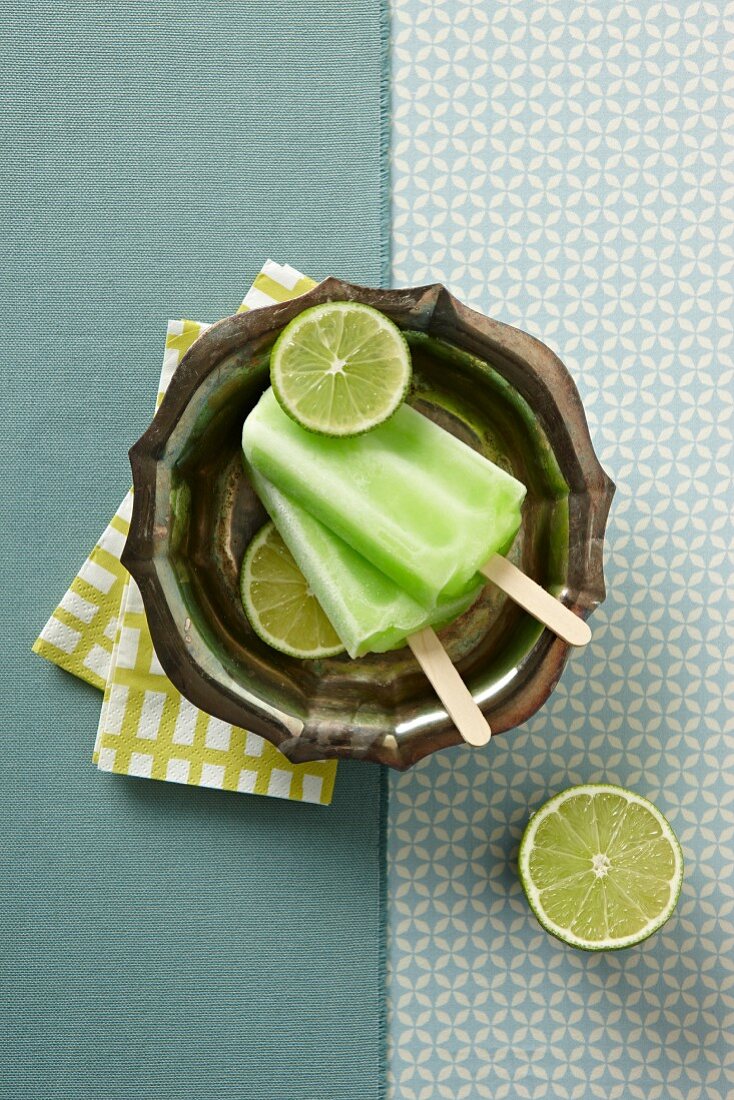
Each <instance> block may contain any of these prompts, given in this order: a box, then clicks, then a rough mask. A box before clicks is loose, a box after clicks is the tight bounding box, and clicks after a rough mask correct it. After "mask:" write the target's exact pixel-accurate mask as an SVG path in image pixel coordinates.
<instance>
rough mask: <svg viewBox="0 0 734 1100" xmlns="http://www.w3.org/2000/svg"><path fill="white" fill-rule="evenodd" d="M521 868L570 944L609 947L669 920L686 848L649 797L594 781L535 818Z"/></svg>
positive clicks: (529, 891) (541, 911) (536, 902)
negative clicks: (681, 845) (682, 850)
mask: <svg viewBox="0 0 734 1100" xmlns="http://www.w3.org/2000/svg"><path fill="white" fill-rule="evenodd" d="M518 871H519V873H520V880H521V882H522V885H523V889H524V890H525V893H526V895H527V899H528V901H529V902H530V906H531V908H532V910H533V912H534V913H535V915H536V917H537V918H538V920H539V921H540V923H541V924H542V925H543V927H544V928H545V929H546V931H548V932H550V933H552V935H554V936H557V937H558V938H559V939H560V940H563V942H564V943H568V944H570V945H571V946H572V947H581V948H583V949H584V950H586V951H610V950H614V949H616V948H619V947H631V946H632V944H635V943H640V941H641V940H644V939H647V937H648V936H650V935H652V933H653V932H656V931H657V929H658V928H660V927H661V926H662V925H663V924H665V922H666V920H667V919H668V917H669V916H670V914H671V913H672V912H673V910H674V909H675V906H676V902H677V901H678V895H679V894H680V889H681V883H682V881H683V853H682V852H681V847H680V844H679V843H678V840H677V838H676V835H675V833H674V832H673V830H672V829H671V827H670V825H669V824H668V822H667V821H666V820H665V818H664V817H663V815H662V814H661V813H660V810H658V809H657V808H656V807H655V806H653V805H652V803H651V802H648V801H647V799H645V798H641V797H640V796H639V795H638V794H633V793H632V791H626V790H624V788H623V787H614V786H611V785H610V784H607V783H599V784H589V785H588V786H582V787H569V789H568V790H566V791H563V792H562V793H561V794H557V795H556V796H555V798H551V799H550V801H549V802H546V803H545V805H544V806H542V807H541V808H540V809H539V810H538V812H537V813H536V814H534V815H533V817H531V818H530V821H529V822H528V825H527V828H526V829H525V833H524V834H523V838H522V842H521V844H520V854H519V857H518Z"/></svg>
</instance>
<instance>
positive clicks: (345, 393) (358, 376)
mask: <svg viewBox="0 0 734 1100" xmlns="http://www.w3.org/2000/svg"><path fill="white" fill-rule="evenodd" d="M411 378H412V365H411V357H410V348H409V347H408V342H407V340H406V339H405V337H404V336H403V334H402V332H401V331H400V329H399V328H398V327H397V325H395V324H394V323H393V322H392V321H391V320H389V318H387V317H385V315H384V314H382V313H380V311H379V310H376V309H373V308H372V306H367V305H363V304H362V303H361V302H326V303H324V304H322V305H318V306H312V307H311V308H310V309H306V310H304V311H303V313H300V314H298V316H297V317H295V318H294V319H293V320H292V321H291V322H290V323H289V324H288V325H287V326H286V327H285V328H284V329H283V331H282V332H281V334H280V336H279V337H278V339H277V340H276V342H275V344H274V346H273V350H272V352H271V358H270V380H271V383H272V386H273V392H274V393H275V396H276V398H277V400H278V403H279V404H280V405H281V407H282V408H283V410H284V411H285V412H286V413H287V414H288V416H290V417H291V419H292V420H295V421H296V423H297V424H300V426H301V427H302V428H305V429H307V430H308V431H310V432H314V433H315V434H318V435H328V436H341V437H348V436H355V435H363V434H364V433H365V432H368V431H371V430H372V429H373V428H376V427H378V425H380V424H383V423H384V422H385V421H386V420H389V418H390V417H391V416H392V415H393V413H395V411H396V410H397V409H398V408H399V407H400V405H401V404H402V403H403V401H404V400H405V398H406V396H407V394H408V391H409V389H410V383H411Z"/></svg>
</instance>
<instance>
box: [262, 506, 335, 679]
mask: <svg viewBox="0 0 734 1100" xmlns="http://www.w3.org/2000/svg"><path fill="white" fill-rule="evenodd" d="M240 594H241V596H242V604H243V607H244V609H245V613H246V615H247V618H248V619H249V620H250V623H251V624H252V628H253V630H254V631H255V633H256V634H258V635H259V636H260V637H261V638H262V640H263V641H264V642H267V643H268V645H271V646H272V647H273V649H277V650H279V651H280V652H281V653H287V654H288V656H289V657H301V658H303V659H315V658H317V657H333V656H334V655H335V654H337V653H341V652H342V650H343V649H344V646H343V645H342V644H341V642H340V641H339V638H338V636H337V633H336V631H335V630H334V627H333V626H332V625H331V623H330V622H329V620H328V619H327V617H326V615H325V613H324V611H323V608H322V607H321V604H320V603H319V601H318V600H317V599H316V597H315V596H314V594H313V593H312V592H311V589H310V588H309V587H308V582H307V580H306V578H305V577H304V575H303V573H302V572H301V570H300V569H299V568H298V566H297V565H296V563H295V561H294V560H293V557H292V555H291V552H290V550H289V549H288V547H287V546H286V544H285V543H284V542H283V540H282V538H281V537H280V535H279V534H278V532H277V531H276V530H275V526H274V524H272V523H266V524H265V526H264V527H262V528H261V529H260V530H259V531H258V533H257V534H256V535H255V537H254V539H253V540H252V542H251V543H250V545H249V546H248V547H247V552H246V553H245V559H244V561H243V562H242V572H241V573H240Z"/></svg>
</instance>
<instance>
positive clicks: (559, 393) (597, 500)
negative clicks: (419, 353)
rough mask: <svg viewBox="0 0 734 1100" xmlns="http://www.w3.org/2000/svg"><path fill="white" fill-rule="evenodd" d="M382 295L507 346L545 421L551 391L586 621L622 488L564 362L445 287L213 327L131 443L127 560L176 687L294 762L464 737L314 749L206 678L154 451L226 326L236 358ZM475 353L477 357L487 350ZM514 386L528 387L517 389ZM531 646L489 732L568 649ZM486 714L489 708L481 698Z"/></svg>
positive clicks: (345, 291)
mask: <svg viewBox="0 0 734 1100" xmlns="http://www.w3.org/2000/svg"><path fill="white" fill-rule="evenodd" d="M386 296H389V297H390V298H391V300H392V301H393V302H394V304H395V305H396V306H397V305H398V304H400V305H402V306H403V308H405V307H406V306H409V307H410V308H411V309H412V310H413V311H414V312H415V316H416V319H417V321H418V322H419V323H418V325H417V327H422V325H421V324H420V320H421V319H422V323H423V325H425V324H427V323H428V324H430V322H431V320H433V319H434V317H435V315H436V313H437V311H439V309H441V308H442V309H443V310H444V311H446V312H447V313H450V314H451V315H452V316H453V317H455V318H456V319H458V320H459V321H460V322H461V323H462V324H463V325H465V326H466V329H467V332H472V331H473V332H476V333H478V336H479V337H480V338H482V339H485V340H489V341H491V342H492V343H493V344H495V345H497V346H498V347H499V348H501V349H502V353H503V354H504V355H507V356H509V358H510V359H511V360H515V361H516V362H517V363H518V364H522V366H523V370H524V372H525V373H526V375H527V379H528V380H530V379H532V380H533V381H534V383H535V386H536V389H537V391H538V392H537V393H536V394H534V395H530V396H529V395H528V394H527V393H524V396H525V397H526V399H528V400H529V403H530V404H531V407H532V408H533V411H534V413H535V414H536V415H537V416H539V418H540V419H541V422H542V421H543V420H547V417H544V416H543V414H542V413H541V412H540V411H538V409H537V408H536V406H535V403H534V402H533V400H532V397H533V396H535V397H537V396H538V395H539V394H540V393H543V394H544V395H545V397H546V400H548V401H549V402H550V405H551V406H552V407H553V409H554V415H555V416H556V417H557V418H559V419H558V420H556V421H555V423H554V424H550V423H547V424H546V423H544V424H543V427H544V428H545V430H546V434H549V435H555V434H558V432H559V430H560V429H561V428H562V429H563V431H564V432H565V435H566V436H567V441H566V442H567V444H568V446H567V448H566V457H567V458H569V457H572V458H575V460H576V466H577V468H576V470H575V471H569V470H568V469H567V468H566V469H564V476H566V477H567V479H568V476H569V473H570V472H573V474H574V477H573V479H572V480H573V482H574V483H573V484H571V483H570V484H569V488H570V490H571V493H572V494H573V495H574V496H576V497H578V498H586V499H587V501H588V509H587V512H588V523H587V530H586V531H585V532H584V535H585V538H584V542H583V545H584V546H586V547H587V548H588V549H589V551H590V552H589V553H586V554H585V557H584V564H583V568H582V572H583V576H582V580H583V583H581V584H580V585H579V588H578V592H577V594H576V598H575V601H574V602H573V603H572V604H570V606H572V607H573V608H574V610H575V611H576V612H577V613H578V614H581V615H583V616H584V617H587V616H588V615H589V614H590V613H591V611H593V609H594V608H595V607H597V606H598V604H599V603H601V602H602V600H603V599H604V597H605V588H604V578H603V561H602V550H603V540H604V533H605V528H606V520H607V516H608V513H609V508H610V505H611V501H612V497H613V495H614V489H615V487H614V484H613V482H612V481H611V479H610V478H609V477H608V476H607V474H606V473H605V472H604V470H603V469H602V467H601V465H600V463H599V461H598V459H597V457H596V454H595V452H594V449H593V445H592V442H591V437H590V435H589V431H588V426H587V423H586V417H585V414H584V411H583V406H582V404H581V399H580V397H579V394H578V391H577V389H576V386H575V384H574V382H573V379H572V378H571V376H570V374H569V373H568V370H567V369H566V367H565V366H564V365H563V363H562V362H561V360H560V359H559V358H558V357H557V356H556V355H555V354H554V353H553V352H552V351H551V350H550V348H548V347H547V346H546V345H545V344H543V343H541V341H539V340H537V339H536V338H535V337H533V336H530V335H529V334H528V333H525V332H522V331H521V330H520V329H516V328H513V327H512V326H509V325H506V324H504V323H503V322H500V321H495V320H493V319H491V318H489V317H486V316H484V315H483V314H480V313H477V312H475V311H474V310H472V309H470V308H469V307H468V306H465V305H463V303H461V302H459V301H458V300H457V299H456V298H454V297H453V295H451V294H450V292H449V291H448V290H446V288H445V287H444V286H442V285H441V284H439V283H435V284H430V285H428V286H424V287H413V288H407V289H401V290H379V289H373V288H368V287H361V286H357V285H355V284H351V283H345V282H343V281H342V280H339V279H334V278H330V279H326V280H325V281H323V282H322V283H319V284H318V285H317V286H316V287H315V288H314V289H313V290H311V291H309V292H308V293H307V294H304V295H301V296H300V297H298V298H294V299H290V300H288V301H287V302H283V303H279V304H277V305H273V306H266V307H264V308H262V309H257V310H252V311H251V312H248V313H240V314H234V315H233V316H231V317H226V318H224V319H223V320H221V321H218V322H216V323H215V324H214V325H212V326H211V327H210V328H209V329H208V330H207V331H206V332H205V333H203V334H202V335H201V336H200V337H199V339H198V340H197V341H196V342H195V343H194V344H193V345H192V347H191V348H190V349H189V351H188V352H187V353H186V355H185V356H184V357H183V359H182V361H181V363H180V365H179V367H178V369H177V370H176V373H175V375H174V378H173V380H172V382H171V384H170V386H169V388H168V391H167V393H166V396H165V397H164V400H163V402H162V403H161V406H160V408H159V410H158V412H157V413H156V416H155V418H154V419H153V421H152V423H151V424H150V426H149V427H148V429H147V430H146V431H145V432H144V433H143V435H142V436H141V437H140V439H139V440H138V441H137V442H136V443H135V444H134V445H133V447H132V448H131V449H130V462H131V466H132V471H133V483H134V488H135V493H134V498H133V514H132V519H131V523H130V533H129V535H128V539H127V542H126V545H125V548H124V551H123V555H122V562H123V565H124V566H125V568H126V569H128V571H129V572H130V573H131V575H132V576H133V577H134V578H135V580H136V582H137V583H138V586H139V588H140V590H141V594H142V597H143V603H144V606H145V609H146V613H147V618H148V623H149V627H150V631H151V636H152V639H153V644H154V646H155V649H156V652H157V654H158V656H159V658H160V661H161V664H162V665H163V667H164V669H165V670H166V673H167V675H168V676H169V677H170V678H171V680H172V681H173V682H174V684H175V685H176V686H177V687H178V688H179V690H180V691H182V693H183V694H184V695H185V696H186V697H187V698H188V699H189V700H190V701H191V702H192V703H194V704H195V705H196V706H198V707H200V708H201V709H203V710H205V711H207V712H208V713H213V714H215V715H216V716H217V717H221V718H223V719H224V720H226V721H229V722H233V724H236V725H241V726H242V725H244V726H249V727H250V728H253V729H254V731H255V732H258V733H261V734H262V735H263V736H265V737H266V738H267V739H268V740H270V741H271V742H272V743H273V744H275V745H277V746H278V747H279V748H280V749H281V751H283V752H284V753H285V754H286V755H287V756H288V757H289V758H290V759H292V760H294V761H297V760H301V761H303V760H307V759H316V758H323V757H324V756H325V755H329V756H336V757H357V758H359V759H365V760H373V761H375V762H381V763H386V764H389V765H390V766H391V767H394V768H398V769H403V768H407V767H410V766H411V765H412V764H414V763H416V762H417V761H418V760H420V759H421V758H422V757H424V756H427V755H429V754H430V753H432V752H434V751H437V750H438V749H439V748H443V747H446V746H448V745H451V744H457V743H459V742H458V734H456V731H455V730H453V727H452V726H451V723H450V720H449V719H448V717H447V719H446V722H445V723H444V724H442V725H441V727H439V728H437V727H436V726H435V725H434V726H431V727H429V728H427V729H425V730H423V731H421V730H419V729H416V730H415V731H414V734H413V735H412V736H410V735H409V736H407V737H404V738H403V739H402V740H401V741H400V742H398V741H397V740H396V739H395V738H394V737H393V738H391V741H392V742H393V745H394V747H387V746H385V745H380V746H378V747H376V748H375V749H374V751H372V750H370V751H368V753H367V755H365V754H364V753H363V752H358V751H357V750H356V749H355V748H354V747H353V746H350V745H349V744H346V745H345V744H340V745H338V746H333V747H332V748H331V749H329V750H327V752H322V751H319V752H317V751H315V746H314V745H313V744H310V743H309V742H305V743H304V742H301V740H300V739H299V736H298V732H299V730H298V726H299V725H300V723H299V722H298V720H294V719H290V720H285V721H283V720H282V719H285V718H286V716H283V715H280V716H279V717H280V718H281V721H278V720H277V719H275V718H274V716H273V713H271V712H272V708H270V707H269V705H268V704H267V703H266V701H265V700H253V704H252V709H250V707H249V706H246V705H245V704H244V703H243V702H242V701H241V700H237V699H236V698H235V697H234V696H233V695H232V694H231V693H230V692H228V691H227V689H226V688H225V687H224V685H223V684H221V683H220V682H218V681H217V680H216V679H214V678H212V677H211V676H210V675H208V674H206V673H205V672H204V670H203V669H202V668H201V667H200V665H199V664H198V662H197V661H196V660H195V659H194V658H193V656H192V655H191V653H190V652H189V651H188V649H187V648H186V646H185V645H184V644H183V642H181V640H180V638H179V635H178V631H177V629H176V627H175V624H174V620H173V616H172V614H171V612H170V609H169V608H168V606H167V602H166V599H165V595H164V593H163V590H162V586H161V582H160V579H159V577H158V576H157V572H156V565H155V561H154V522H153V521H154V505H155V483H156V466H157V463H158V458H159V454H160V452H161V450H162V448H163V447H164V446H165V443H166V441H167V439H168V436H169V434H170V432H171V431H172V429H173V427H174V426H175V424H176V423H177V421H178V418H179V417H180V415H181V413H182V412H183V409H184V408H185V407H186V406H187V405H188V403H189V401H190V400H191V399H192V397H193V395H194V394H195V392H196V390H197V389H198V387H199V385H200V384H201V383H202V381H203V380H204V379H205V378H206V377H208V375H209V374H210V373H211V371H212V370H213V369H214V368H215V367H216V366H217V364H218V363H219V362H220V361H221V359H222V358H223V355H222V352H221V348H220V346H219V340H220V338H221V336H222V335H223V333H228V338H229V340H230V344H231V346H230V347H229V348H228V350H227V352H226V354H231V353H232V352H233V351H234V350H236V346H237V343H245V342H249V341H251V340H253V339H257V338H258V337H262V336H265V335H267V334H268V333H269V332H271V331H273V330H275V329H277V328H279V327H281V326H282V325H283V324H285V323H287V321H288V320H290V318H291V316H295V314H297V313H299V312H301V311H302V310H303V309H306V308H308V307H309V306H311V305H316V304H318V303H320V302H323V301H327V300H333V299H350V298H358V299H359V300H360V301H367V302H369V303H370V304H373V305H376V306H377V308H380V307H381V304H382V305H384V303H385V298H386ZM454 343H456V341H454ZM211 345H214V349H215V352H216V353H215V354H212V353H209V348H210V346H211ZM207 353H209V354H207ZM478 354H480V357H481V353H480V352H478ZM493 365H494V364H493ZM511 384H514V383H511ZM515 388H516V389H518V390H520V392H523V391H522V388H521V387H520V386H515ZM559 402H560V403H559ZM569 421H571V422H572V425H571V426H572V427H573V429H574V432H575V436H576V438H575V440H573V439H572V438H571V426H570V425H569ZM549 428H550V429H551V431H550V433H549ZM555 450H556V448H555V447H554V451H555ZM572 464H573V463H572ZM592 559H593V560H592ZM534 652H536V653H537V660H536V663H535V665H534V666H533V668H532V670H531V671H530V674H529V678H528V680H527V681H526V682H525V684H524V685H523V688H522V691H523V698H524V700H525V704H526V705H524V706H518V703H517V701H515V703H514V705H511V704H512V699H513V696H512V694H511V695H510V697H509V699H508V700H507V703H506V704H505V706H504V708H503V710H502V712H501V713H499V714H497V713H495V714H493V719H492V728H493V732H495V733H499V732H503V731H504V730H506V729H510V728H514V727H515V726H517V725H519V724H520V723H521V722H524V721H526V720H527V719H528V718H529V717H530V716H531V715H532V714H534V713H535V712H536V711H537V710H538V709H539V708H540V707H541V706H542V705H543V703H544V702H545V701H546V699H547V698H548V696H549V695H550V694H551V692H552V690H553V688H554V687H555V685H556V683H557V682H558V679H559V677H560V675H561V672H562V671H563V667H564V665H565V663H566V660H567V658H568V654H569V646H568V645H567V644H566V643H565V642H563V641H562V640H561V639H559V638H555V637H553V636H552V635H550V634H549V633H548V632H547V631H545V632H544V633H543V634H542V635H541V638H540V640H539V641H538V643H537V644H536V646H535V647H534ZM488 703H491V700H489V701H488ZM258 707H259V708H260V710H259V713H258ZM483 709H484V710H485V711H488V710H490V709H491V707H490V706H489V705H486V706H484V707H483ZM505 712H506V713H505ZM275 713H277V712H275Z"/></svg>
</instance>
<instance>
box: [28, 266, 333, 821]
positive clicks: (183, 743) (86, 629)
mask: <svg viewBox="0 0 734 1100" xmlns="http://www.w3.org/2000/svg"><path fill="white" fill-rule="evenodd" d="M312 286H315V283H314V282H313V280H311V279H308V278H307V277H306V276H305V275H302V274H301V273H300V272H298V271H296V270H295V269H294V268H292V267H290V266H289V265H287V264H286V265H280V264H276V263H273V262H272V261H271V260H268V262H267V263H266V264H265V265H264V266H263V268H262V270H261V272H260V273H259V275H258V276H257V278H256V279H255V281H254V283H253V285H252V287H251V288H250V290H249V291H248V293H247V295H246V296H245V299H244V301H243V302H242V305H241V306H240V308H239V310H238V312H244V311H246V310H249V309H257V308H259V307H261V306H265V305H272V304H273V303H274V302H282V301H287V300H288V299H289V298H294V297H296V296H297V295H299V294H303V293H304V292H305V291H306V290H309V289H310V288H311V287H312ZM208 327H209V326H208V325H206V324H203V323H200V322H197V321H169V322H168V329H167V332H166V344H165V351H164V355H163V368H162V371H161V377H160V383H159V388H158V398H157V402H156V408H157V407H158V405H159V404H160V402H161V401H162V399H163V395H164V394H165V392H166V389H167V387H168V384H169V382H170V381H171V378H172V377H173V374H174V371H175V370H176V368H177V366H178V364H179V362H180V360H181V358H182V357H183V355H184V354H185V353H186V352H187V351H188V349H189V348H190V347H191V345H192V344H193V343H194V341H195V340H196V339H198V337H199V336H200V335H201V334H202V332H205V331H206V329H207V328H208ZM131 513H132V491H131V492H129V493H128V494H127V496H126V497H125V499H124V500H123V502H122V504H121V505H120V507H119V508H118V509H117V512H116V513H115V515H114V516H113V518H112V520H111V521H110V523H109V525H108V527H107V528H106V529H105V531H104V533H103V535H102V537H101V538H100V539H99V541H98V542H97V544H96V545H95V547H94V549H93V550H92V552H91V554H90V555H89V557H88V558H87V560H86V561H85V562H84V565H83V566H82V567H81V569H80V570H79V573H78V574H77V576H76V577H75V578H74V580H73V581H72V583H71V586H70V588H69V590H68V591H67V592H66V594H65V595H64V597H63V599H62V600H61V603H60V604H59V606H58V607H57V608H56V610H55V611H54V613H53V615H52V616H51V618H50V619H49V620H48V622H47V623H46V625H45V626H44V628H43V630H42V631H41V634H40V636H39V637H38V638H37V640H36V642H35V644H34V646H33V650H34V652H35V653H38V654H40V655H41V656H42V657H45V658H46V659H47V660H49V661H52V662H53V663H54V664H56V665H59V666H60V667H61V668H63V669H66V671H67V672H71V673H72V675H74V676H78V677H79V678H80V679H82V680H86V681H87V683H90V684H92V685H93V686H94V687H97V688H99V689H101V690H102V691H104V698H103V702H102V713H101V715H100V722H99V727H98V730H97V739H96V742H95V746H94V754H93V759H94V761H95V762H96V763H97V766H98V767H99V768H100V769H101V770H102V771H109V772H116V773H118V774H121V775H134V776H140V777H144V778H151V779H163V780H168V781H170V782H174V783H187V784H190V785H192V786H199V787H218V788H221V789H223V790H229V791H239V792H243V793H247V794H263V795H270V796H273V797H276V798H288V799H293V800H296V801H301V802H316V803H321V804H322V805H328V804H329V803H330V802H331V797H332V793H333V788H334V779H335V775H336V761H333V760H328V761H315V762H309V763H307V764H291V763H290V761H289V760H287V759H286V758H285V757H284V756H283V755H282V753H280V752H279V751H278V750H277V749H276V748H275V747H274V746H273V745H271V744H270V742H269V741H266V740H265V739H264V738H262V737H260V736H259V735H257V734H254V733H249V732H247V731H246V730H244V729H240V728H238V727H237V726H231V725H229V723H227V722H223V721H221V720H220V719H218V718H213V717H211V716H210V715H208V714H205V713H204V712H203V711H200V710H199V709H198V708H197V707H195V706H193V704H192V703H190V702H189V701H188V700H187V699H185V698H184V697H183V696H182V695H181V693H180V692H179V691H178V690H177V689H176V688H175V687H174V685H173V684H172V683H171V681H170V680H169V679H168V677H167V676H166V675H165V673H164V671H163V669H162V667H161V665H160V663H159V661H158V658H157V657H156V654H155V651H154V649H153V643H152V640H151V637H150V631H149V629H148V624H147V621H146V618H145V611H144V609H143V602H142V599H141V596H140V591H139V589H138V586H137V585H136V584H135V582H134V581H133V579H132V578H131V577H130V575H129V573H128V572H127V570H126V569H124V567H123V566H122V564H121V562H120V555H121V553H122V548H123V546H124V545H125V539H126V536H127V532H128V529H129V525H130V516H131Z"/></svg>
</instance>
